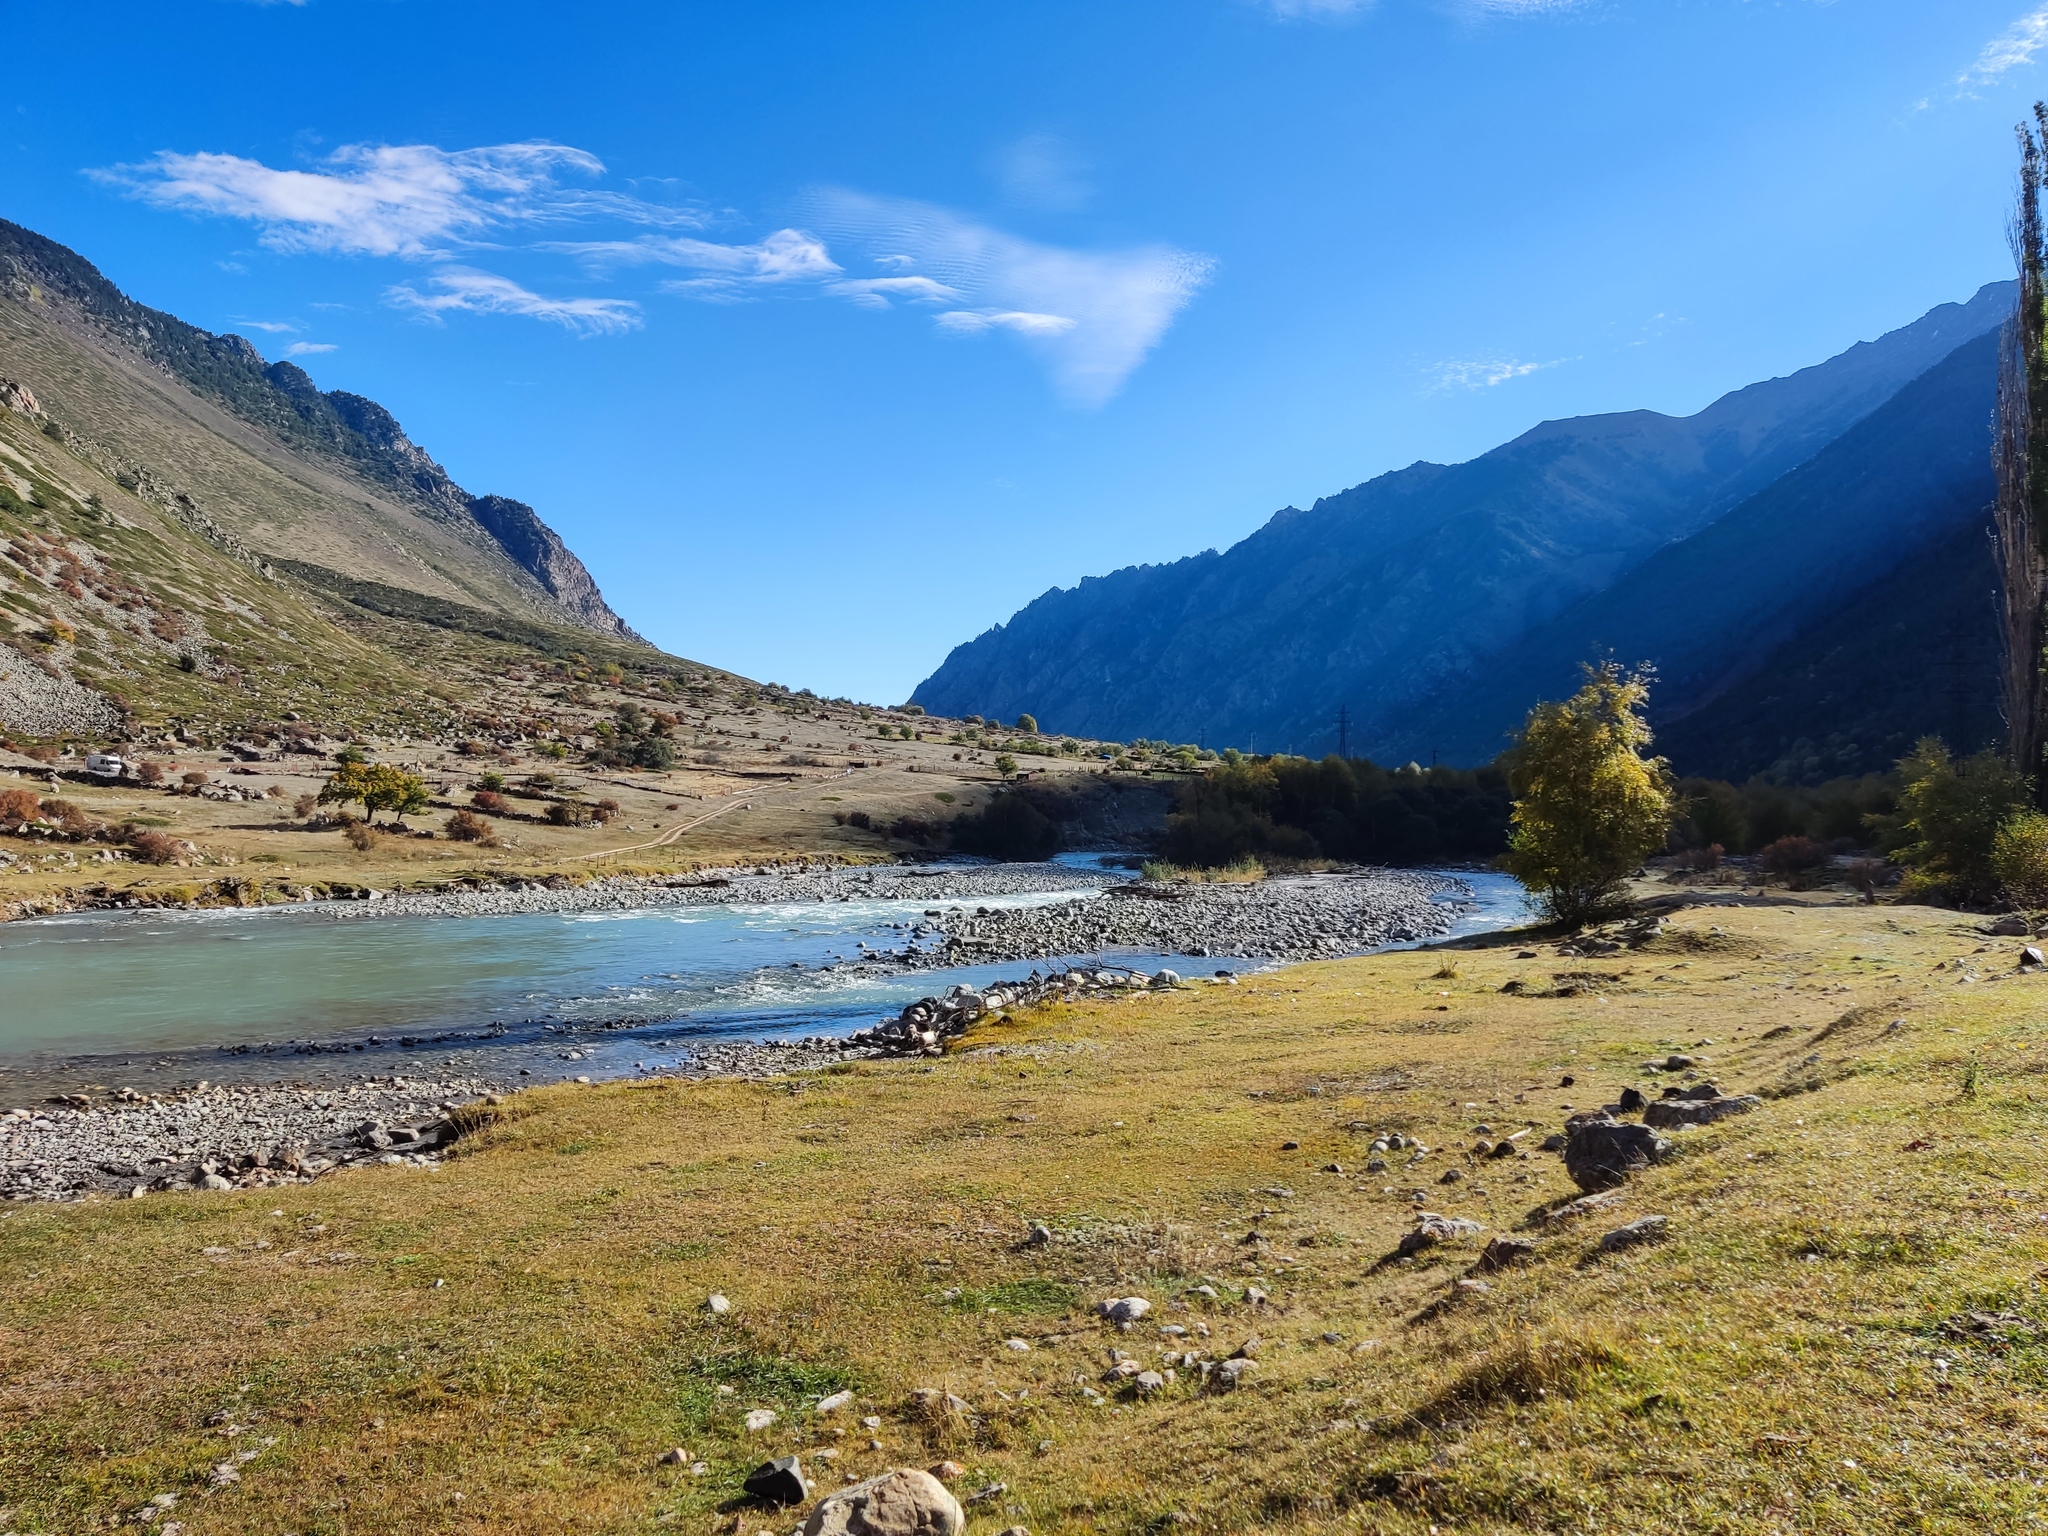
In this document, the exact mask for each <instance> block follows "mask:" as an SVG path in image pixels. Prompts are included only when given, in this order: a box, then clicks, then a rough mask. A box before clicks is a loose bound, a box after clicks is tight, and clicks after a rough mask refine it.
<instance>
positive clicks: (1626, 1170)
mask: <svg viewBox="0 0 2048 1536" xmlns="http://www.w3.org/2000/svg"><path fill="white" fill-rule="evenodd" d="M1565 1135H1566V1137H1567V1138H1568V1139H1567V1140H1566V1142H1565V1144H1564V1171H1565V1172H1566V1173H1568V1174H1570V1175H1571V1177H1572V1182H1573V1183H1574V1184H1576V1185H1578V1186H1579V1188H1581V1189H1583V1190H1587V1191H1589V1192H1590V1191H1593V1190H1600V1189H1612V1188H1614V1187H1615V1186H1616V1185H1617V1184H1619V1183H1621V1182H1622V1181H1623V1180H1624V1179H1626V1178H1627V1177H1628V1176H1629V1175H1630V1174H1632V1173H1637V1172H1640V1171H1641V1170H1643V1169H1645V1168H1647V1167H1649V1166H1650V1165H1651V1164H1652V1163H1657V1162H1661V1161H1663V1159H1664V1158H1665V1156H1666V1155H1668V1154H1669V1153H1670V1151H1671V1143H1670V1142H1668V1141H1666V1140H1665V1139H1664V1138H1663V1137H1662V1136H1659V1135H1658V1134H1657V1133H1656V1132H1655V1131H1654V1130H1652V1129H1650V1127H1649V1126H1647V1125H1631V1124H1628V1123H1627V1122H1625V1121H1621V1120H1616V1119H1615V1118H1614V1117H1613V1116H1612V1115H1576V1116H1574V1117H1573V1118H1572V1119H1571V1121H1570V1122H1569V1123H1568V1124H1567V1125H1566V1126H1565Z"/></svg>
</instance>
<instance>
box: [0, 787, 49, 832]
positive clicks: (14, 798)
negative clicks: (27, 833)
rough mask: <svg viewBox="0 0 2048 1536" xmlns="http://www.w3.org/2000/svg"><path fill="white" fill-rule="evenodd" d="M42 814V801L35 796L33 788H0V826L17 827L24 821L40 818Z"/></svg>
mask: <svg viewBox="0 0 2048 1536" xmlns="http://www.w3.org/2000/svg"><path fill="white" fill-rule="evenodd" d="M42 814H43V807H42V802H41V801H40V800H38V799H37V798H36V792H35V791H34V790H32V789H4V790H0V826H5V827H18V826H20V825H21V824H22V823H24V822H29V821H37V820H40V819H41V817H42Z"/></svg>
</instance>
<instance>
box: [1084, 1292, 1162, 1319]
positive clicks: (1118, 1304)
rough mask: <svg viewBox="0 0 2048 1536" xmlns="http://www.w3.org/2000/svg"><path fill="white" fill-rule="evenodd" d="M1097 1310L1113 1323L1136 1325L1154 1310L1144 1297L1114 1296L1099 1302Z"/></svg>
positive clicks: (1096, 1305) (1096, 1306)
mask: <svg viewBox="0 0 2048 1536" xmlns="http://www.w3.org/2000/svg"><path fill="white" fill-rule="evenodd" d="M1095 1310H1096V1312H1097V1313H1098V1314H1100V1315H1101V1316H1102V1317H1104V1318H1105V1319H1107V1320H1108V1321H1110V1322H1112V1323H1135V1322H1136V1321H1138V1319H1139V1318H1141V1317H1143V1316H1144V1315H1145V1314H1146V1313H1147V1312H1150V1311H1151V1310H1152V1303H1151V1302H1149V1301H1147V1300H1146V1299H1145V1298H1144V1297H1142V1296H1112V1297H1110V1298H1109V1300H1107V1301H1099V1302H1097V1303H1096V1304H1095Z"/></svg>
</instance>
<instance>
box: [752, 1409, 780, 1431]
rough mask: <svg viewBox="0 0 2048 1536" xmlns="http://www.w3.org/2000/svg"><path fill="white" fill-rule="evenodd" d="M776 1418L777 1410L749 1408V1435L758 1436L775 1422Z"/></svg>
mask: <svg viewBox="0 0 2048 1536" xmlns="http://www.w3.org/2000/svg"><path fill="white" fill-rule="evenodd" d="M775 1417H776V1415H775V1410H774V1409H773V1408H749V1409H748V1410H747V1433H748V1434H750V1435H758V1434H759V1433H760V1432H761V1431H762V1430H764V1429H766V1428H767V1427H768V1426H769V1425H771V1424H773V1423H774V1422H775Z"/></svg>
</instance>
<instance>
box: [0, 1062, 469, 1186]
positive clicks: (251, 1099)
mask: <svg viewBox="0 0 2048 1536" xmlns="http://www.w3.org/2000/svg"><path fill="white" fill-rule="evenodd" d="M496 1086H498V1085H496V1084H494V1083H489V1082H485V1081H481V1080H478V1079H474V1078H463V1079H448V1078H436V1079H413V1078H400V1077H392V1078H379V1079H371V1080H366V1081H363V1082H359V1083H355V1084H351V1085H344V1086H335V1087H319V1088H315V1087H310V1086H307V1085H302V1084H296V1083H277V1084H262V1085H246V1086H230V1085H226V1084H220V1085H213V1084H201V1085H200V1086H199V1087H197V1088H194V1089H190V1090H186V1091H181V1092H169V1093H164V1094H160V1095H159V1094H147V1093H140V1092H137V1091H135V1090H133V1089H129V1088H122V1089H117V1090H115V1091H114V1092H112V1093H110V1094H107V1095H106V1096H104V1097H101V1098H97V1099H94V1098H87V1097H86V1096H83V1095H75V1096H73V1102H68V1103H67V1104H66V1105H65V1106H64V1107H62V1108H58V1107H54V1106H53V1107H51V1108H49V1109H47V1110H44V1111H43V1112H41V1113H38V1114H33V1115H31V1114H27V1113H25V1112H24V1113H22V1114H20V1115H18V1116H6V1117H0V1198H8V1199H16V1200H24V1199H27V1200H75V1199H78V1198H80V1197H82V1196H85V1195H88V1194H94V1193H99V1194H113V1195H121V1196H132V1195H134V1194H135V1192H136V1191H137V1190H141V1191H143V1192H144V1193H160V1192H165V1191H176V1190H193V1189H202V1190H210V1191H215V1192H221V1191H225V1190H229V1189H264V1188H271V1187H274V1186H278V1185H284V1184H296V1183H302V1182H304V1181H305V1180H308V1179H311V1178H314V1177H316V1176H318V1175H319V1174H322V1173H325V1172H328V1171H331V1170H332V1169H335V1168H339V1167H349V1166H356V1165H362V1164H368V1163H376V1162H395V1163H400V1164H406V1165H411V1166H431V1165H432V1164H433V1163H434V1162H435V1161H437V1160H438V1159H439V1158H440V1157H441V1156H442V1155H444V1154H445V1152H446V1150H447V1148H448V1147H449V1146H450V1145H451V1144H452V1143H453V1142H454V1140H455V1139H456V1137H457V1135H458V1127H457V1125H456V1124H455V1121H454V1119H453V1117H452V1116H451V1115H450V1113H449V1112H448V1111H447V1110H446V1109H444V1108H443V1107H442V1106H444V1105H449V1104H456V1103H465V1102H474V1101H476V1100H478V1099H480V1098H481V1097H482V1096H483V1095H484V1093H486V1092H487V1091H489V1090H490V1089H492V1088H494V1087H496ZM79 1101H82V1102H79ZM371 1127H375V1131H376V1134H374V1135H370V1134H367V1132H368V1130H369V1128H371Z"/></svg>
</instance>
